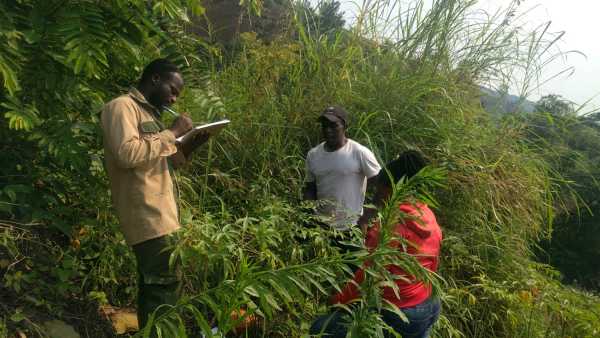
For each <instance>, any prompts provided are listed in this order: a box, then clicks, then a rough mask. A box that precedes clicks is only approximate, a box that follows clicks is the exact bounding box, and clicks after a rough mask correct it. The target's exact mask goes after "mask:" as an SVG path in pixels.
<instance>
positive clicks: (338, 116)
mask: <svg viewBox="0 0 600 338" xmlns="http://www.w3.org/2000/svg"><path fill="white" fill-rule="evenodd" d="M321 119H327V120H329V121H331V122H337V121H342V122H343V123H344V126H348V113H347V112H346V111H345V110H344V108H342V107H339V106H330V107H327V108H325V110H323V112H322V113H321V116H319V120H321Z"/></svg>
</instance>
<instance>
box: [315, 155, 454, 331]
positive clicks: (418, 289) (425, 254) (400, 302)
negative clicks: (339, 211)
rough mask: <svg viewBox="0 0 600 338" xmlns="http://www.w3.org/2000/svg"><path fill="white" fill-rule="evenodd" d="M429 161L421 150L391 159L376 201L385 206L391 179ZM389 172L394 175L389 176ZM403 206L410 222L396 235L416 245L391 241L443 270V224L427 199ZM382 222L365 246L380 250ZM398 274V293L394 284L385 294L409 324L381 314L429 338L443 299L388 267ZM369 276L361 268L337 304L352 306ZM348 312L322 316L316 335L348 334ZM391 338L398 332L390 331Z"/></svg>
mask: <svg viewBox="0 0 600 338" xmlns="http://www.w3.org/2000/svg"><path fill="white" fill-rule="evenodd" d="M425 165H426V161H425V159H424V158H423V156H422V155H421V153H419V152H417V151H414V150H411V151H407V152H404V153H402V154H401V155H400V156H399V158H398V159H396V160H394V161H392V162H390V163H388V164H387V165H386V166H385V169H384V170H381V172H380V173H379V177H378V181H377V191H376V193H375V204H376V205H379V206H381V205H384V203H385V201H386V200H388V199H389V197H390V196H391V193H392V184H391V182H390V179H393V180H394V181H395V182H397V181H399V180H400V179H401V178H402V177H406V178H407V179H408V178H410V177H412V176H414V175H415V174H416V173H418V172H419V171H420V170H421V169H422V168H423V167H425ZM388 173H389V174H388ZM398 208H399V209H400V210H401V211H402V212H403V213H404V214H406V215H408V217H405V218H404V222H402V223H398V224H396V226H395V229H394V230H393V231H394V232H395V235H396V236H398V237H402V238H404V239H406V240H407V241H408V242H409V243H410V245H407V246H406V247H403V246H402V245H401V244H400V243H399V242H398V241H392V242H391V243H390V245H391V246H392V247H394V248H398V250H406V252H407V253H409V254H411V255H413V256H415V258H416V259H417V261H418V262H419V263H420V264H421V265H422V266H423V267H424V268H426V269H427V270H429V271H432V272H435V271H437V268H438V264H439V254H440V246H441V242H442V230H441V229H440V226H439V225H438V224H437V221H436V218H435V215H434V213H433V211H431V209H429V207H428V206H427V205H426V204H424V203H422V202H418V201H416V202H402V203H400V204H399V205H398ZM378 237H379V224H377V223H375V224H374V225H373V226H371V227H370V228H369V229H368V231H367V234H366V239H365V246H366V247H367V248H368V249H369V250H374V249H375V248H376V246H377V243H378ZM386 268H387V270H388V271H390V272H391V273H392V274H394V275H396V276H398V277H401V278H398V279H396V280H395V283H396V285H397V287H398V290H397V291H398V293H397V294H396V293H395V292H394V290H393V289H392V288H390V287H385V288H384V289H383V290H382V292H383V298H384V299H385V300H387V301H388V302H390V303H392V304H394V305H396V306H397V307H398V308H399V309H400V310H402V312H403V313H404V314H405V315H406V317H407V318H408V323H407V322H405V321H403V320H402V319H401V318H400V317H399V316H398V315H397V314H395V313H393V312H391V311H387V310H383V311H382V312H381V318H382V319H383V321H384V322H385V323H387V324H388V325H389V326H390V327H392V328H393V329H394V330H395V331H396V332H398V333H400V334H401V335H402V337H404V338H413V337H414V338H427V337H429V331H430V330H431V327H432V326H433V324H434V323H435V322H436V321H437V319H438V317H439V313H440V300H439V299H438V298H437V297H435V296H432V293H431V291H432V290H431V285H428V284H427V283H425V282H423V281H421V280H418V279H416V278H415V277H414V276H411V275H410V274H408V273H406V272H405V271H404V270H402V268H401V267H399V266H397V265H389V266H387V267H386ZM364 278H365V272H364V269H363V268H360V269H358V270H357V271H356V272H355V274H354V278H353V281H352V282H349V283H348V284H347V285H346V286H345V287H344V288H343V289H342V292H340V293H338V294H336V295H333V296H332V297H331V300H330V301H331V303H333V304H340V303H341V304H347V303H350V302H352V301H353V300H354V299H357V298H358V297H359V296H360V291H359V288H358V287H357V285H360V284H361V283H362V282H363V281H364ZM342 316H343V313H342V312H340V311H334V312H332V313H330V314H328V315H325V316H321V317H319V318H317V320H315V322H314V323H313V325H312V326H311V329H310V334H313V335H317V334H322V336H323V337H333V338H337V337H340V338H342V337H345V336H346V332H347V329H346V327H345V326H344V325H343V319H342ZM387 336H390V337H391V336H392V335H391V334H389V333H387V334H386V337H387Z"/></svg>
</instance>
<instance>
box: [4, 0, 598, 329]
mask: <svg viewBox="0 0 600 338" xmlns="http://www.w3.org/2000/svg"><path fill="white" fill-rule="evenodd" d="M243 3H244V5H245V6H247V9H248V10H249V11H255V12H257V13H258V10H259V9H260V6H261V5H263V3H262V1H244V2H243ZM517 3H518V2H515V3H513V4H512V5H511V6H510V7H509V8H508V9H507V10H506V12H503V13H502V14H497V15H496V16H493V17H491V18H483V17H482V16H480V15H473V5H474V4H475V1H458V0H444V1H433V5H432V7H431V8H426V7H425V3H424V1H413V2H410V4H409V5H407V3H406V2H402V1H400V2H394V1H367V2H365V5H364V6H363V7H362V10H361V13H360V14H359V16H358V18H357V19H356V21H355V22H353V23H352V25H351V26H346V27H345V28H341V27H340V25H338V24H333V25H332V26H331V29H326V30H319V29H311V28H310V27H311V26H310V25H311V22H312V23H314V22H324V21H319V20H316V21H315V20H308V21H307V20H306V16H307V13H310V12H311V11H310V10H296V11H294V12H291V13H290V14H291V15H290V16H289V17H290V22H289V27H290V28H289V30H290V31H289V32H287V33H286V34H283V35H282V36H281V37H280V38H278V39H275V40H273V41H270V42H268V43H266V42H263V41H261V40H260V39H258V38H257V35H256V34H253V33H245V34H242V36H241V37H240V40H239V45H238V46H237V47H236V48H235V50H234V51H233V52H232V51H228V53H223V51H222V50H220V49H219V48H218V47H216V46H214V45H210V44H208V43H207V42H206V41H203V40H202V39H199V38H197V37H196V36H194V35H191V34H189V33H186V29H185V27H186V26H185V25H186V20H187V19H188V18H189V16H190V15H192V14H195V15H201V14H202V7H201V6H200V4H199V3H198V2H196V1H190V0H188V1H177V0H165V1H155V2H153V3H152V5H149V4H150V3H149V2H146V1H119V0H114V1H103V2H98V3H94V4H91V3H90V2H88V1H77V0H70V1H58V0H50V1H36V0H24V1H20V2H16V3H11V4H5V3H1V4H0V16H1V19H2V20H1V22H2V26H0V35H1V36H2V37H3V39H2V40H0V45H1V48H0V74H1V77H2V80H3V86H2V87H0V102H1V107H2V108H0V111H1V112H2V114H3V116H4V120H3V121H2V123H1V124H0V136H1V137H2V139H3V142H2V155H3V162H4V163H3V165H2V167H1V168H0V182H1V184H2V186H1V187H0V189H1V190H0V191H1V192H0V220H1V221H0V254H1V256H0V269H1V271H2V273H3V277H2V284H1V285H0V335H1V334H5V335H8V336H15V335H17V332H23V333H26V334H27V336H28V337H29V336H44V334H45V333H44V329H43V327H42V325H41V323H43V322H44V321H46V320H48V319H53V318H60V319H62V320H64V321H66V322H68V323H70V324H72V325H74V326H75V327H76V329H77V330H78V331H79V332H80V333H81V334H82V335H83V336H85V335H87V336H89V337H102V336H104V337H112V336H114V333H113V332H112V329H111V328H110V327H109V326H108V323H107V321H106V320H105V319H102V318H101V317H100V316H99V315H98V313H97V309H98V306H99V305H106V304H111V305H115V306H122V307H125V306H130V305H131V304H133V303H134V297H135V283H136V282H135V263H134V259H133V257H132V254H131V252H130V249H129V248H128V247H127V246H126V245H125V243H124V240H123V238H122V235H121V234H120V232H119V229H118V222H117V220H116V219H115V217H114V214H113V212H112V210H111V208H110V199H109V193H108V189H107V184H106V177H105V173H104V171H103V167H102V146H101V140H100V136H99V135H100V133H99V132H98V128H99V126H98V117H99V116H98V112H99V107H100V106H101V104H102V103H103V102H105V101H107V100H109V99H110V98H111V97H113V96H115V95H117V94H118V93H121V92H123V91H125V90H126V89H127V87H128V86H129V85H131V84H132V83H135V80H136V77H137V76H138V75H139V72H140V70H141V68H142V67H143V66H144V64H145V63H147V62H148V61H149V60H151V59H153V58H156V57H158V56H167V57H172V58H173V59H175V60H176V61H177V62H179V64H180V66H181V67H182V69H183V71H184V76H185V79H186V84H187V88H186V90H185V92H184V94H183V97H182V98H181V99H180V100H179V101H178V104H177V107H175V109H176V110H178V111H189V112H190V113H191V114H192V116H193V118H194V120H195V121H211V120H213V119H215V118H219V117H223V116H226V117H228V118H229V119H231V120H232V121H233V122H232V124H231V126H230V127H228V129H226V130H225V131H224V132H223V133H222V134H221V135H219V137H218V138H215V139H213V140H211V141H210V142H209V144H207V145H206V146H205V147H204V148H203V149H202V150H201V151H199V152H198V153H197V154H196V155H195V157H194V160H193V163H191V164H190V165H188V166H187V167H186V168H184V169H183V170H181V171H180V172H179V173H178V174H177V175H176V180H177V184H178V187H179V190H180V204H181V210H182V215H181V216H182V224H183V225H184V226H185V227H184V230H183V231H182V232H181V233H180V236H179V243H178V245H177V247H176V256H177V258H180V259H181V260H182V262H183V264H184V282H185V290H184V291H185V292H184V294H185V297H184V298H183V299H182V301H181V303H180V304H179V305H178V306H176V307H174V308H172V309H171V310H170V311H169V312H167V313H166V314H165V315H162V316H160V317H157V318H153V320H152V325H153V326H155V327H156V328H157V329H159V330H160V331H161V332H162V333H163V335H164V336H167V337H172V336H176V337H185V336H190V337H197V336H198V335H199V332H201V331H202V332H204V334H206V335H209V334H210V330H211V326H212V325H217V326H218V327H219V329H220V332H221V333H223V334H225V333H228V334H229V335H232V336H236V335H238V336H239V335H241V336H243V335H248V336H261V337H300V336H302V335H305V334H306V332H307V329H308V325H309V324H310V322H311V320H312V319H313V318H314V317H315V315H316V314H318V313H319V312H322V311H324V310H325V309H326V300H327V294H328V293H329V292H330V291H331V290H333V289H335V288H336V287H338V286H339V284H340V283H343V282H344V281H345V280H346V279H347V278H348V274H349V272H348V268H347V264H349V263H360V262H361V261H363V260H364V259H365V258H366V256H365V255H366V253H365V252H362V253H360V252H359V253H356V254H349V255H339V254H337V252H336V251H335V250H333V249H332V248H330V247H329V245H328V243H327V241H326V240H325V238H326V236H327V235H328V233H327V231H326V230H323V229H319V228H311V227H307V226H306V225H307V224H310V223H311V222H312V220H311V217H310V216H309V214H308V213H306V208H310V205H308V204H304V203H302V201H301V200H300V190H301V186H302V184H303V175H304V173H303V167H304V164H303V159H304V156H305V154H306V152H307V151H308V149H309V148H310V147H311V146H312V145H315V144H316V143H317V142H318V141H319V138H320V135H319V134H318V128H316V116H317V114H318V112H319V111H320V110H322V109H323V107H325V106H328V105H330V104H340V105H343V106H344V107H346V108H347V110H348V111H350V112H352V121H351V124H350V130H349V134H350V137H351V138H353V139H356V140H357V141H359V142H361V143H362V144H366V145H368V146H369V147H370V148H371V149H373V150H374V152H375V153H376V155H377V156H378V157H379V159H380V160H381V162H382V163H384V162H387V161H388V160H390V159H392V158H394V156H395V155H397V154H398V153H399V152H401V151H402V150H405V149H409V148H417V149H420V150H421V151H423V152H424V153H425V154H426V156H427V157H428V158H429V159H430V160H431V161H432V163H433V165H432V168H429V169H428V170H426V171H424V172H422V173H421V174H420V175H419V176H417V177H415V179H413V180H410V181H408V182H402V183H400V184H398V185H397V186H396V188H395V197H396V198H397V199H402V198H404V197H405V196H407V195H413V196H417V197H419V198H421V199H427V200H430V201H431V204H433V205H435V206H436V209H435V210H436V214H437V215H439V221H440V224H441V225H442V227H443V230H444V236H445V240H444V243H443V250H444V251H443V258H442V267H441V270H440V271H439V276H433V275H430V274H427V273H425V272H424V271H421V270H420V269H419V268H418V266H417V265H416V264H415V262H414V261H413V260H411V258H410V257H406V256H405V255H402V254H399V253H397V252H393V251H390V250H388V249H385V246H383V248H382V249H380V250H378V251H376V252H375V253H373V254H372V255H371V256H369V258H370V259H373V260H374V262H375V264H373V267H372V269H373V272H374V273H373V275H374V276H380V277H373V278H372V280H370V281H369V282H368V283H366V284H365V287H364V290H363V291H364V292H363V295H364V296H363V299H362V300H361V301H360V302H359V303H358V304H357V306H356V307H355V308H354V309H352V310H351V311H350V312H349V318H350V325H351V328H352V330H351V333H352V336H353V337H382V332H383V331H382V330H384V329H385V328H384V326H383V325H381V320H380V319H379V318H378V317H377V316H376V315H374V314H373V312H370V311H367V310H368V309H370V308H372V307H380V306H384V305H383V304H382V302H381V300H380V298H379V296H378V292H376V285H377V284H378V283H382V282H385V281H389V280H388V279H389V276H386V274H385V273H384V272H383V271H382V270H383V269H382V267H383V266H384V265H385V263H386V262H389V261H390V260H393V261H395V262H397V263H398V264H401V265H403V266H405V267H406V268H407V269H409V270H413V271H415V273H416V274H417V275H419V276H421V277H422V278H424V279H427V280H430V281H431V282H432V283H433V284H434V286H435V289H436V292H438V293H440V296H441V297H442V300H443V316H442V318H441V320H440V321H439V323H438V324H437V326H436V327H435V330H434V336H437V337H486V338H487V337H524V338H525V337H567V336H570V337H593V336H597V335H598V334H600V324H598V323H600V320H599V316H600V315H599V314H600V306H599V305H598V304H599V302H598V298H597V297H596V296H593V295H591V294H587V293H584V292H582V291H579V290H577V289H575V288H573V287H570V286H566V285H564V284H562V283H561V280H560V279H559V274H558V272H557V271H556V270H555V269H554V268H553V267H551V266H550V265H547V264H542V263H539V262H538V261H537V260H536V259H535V255H534V254H535V253H536V249H537V247H538V243H539V241H540V240H544V239H549V238H551V237H550V236H551V235H552V234H553V232H552V230H553V224H554V222H553V221H554V219H555V218H556V216H557V215H559V216H561V215H562V210H564V209H569V210H572V209H571V208H562V207H561V206H564V205H566V204H569V203H571V202H570V201H572V199H570V198H568V194H567V193H568V192H571V191H573V190H572V189H571V188H570V187H569V185H568V182H567V181H568V179H564V178H563V177H567V178H569V176H568V172H566V173H565V171H563V168H566V166H565V167H562V166H556V163H558V162H560V161H567V160H568V159H569V154H570V152H569V151H565V152H562V153H557V154H556V155H553V154H552V153H550V152H548V149H552V147H547V146H546V144H544V143H543V142H541V141H540V140H541V139H535V140H534V141H532V134H533V132H534V131H535V130H534V129H532V126H533V127H535V125H536V124H535V123H531V121H530V120H526V119H525V120H524V119H516V118H512V119H511V118H509V119H505V120H502V121H501V122H500V123H498V122H497V121H491V120H490V117H489V115H488V114H486V113H485V112H484V111H483V109H482V108H481V104H480V100H479V96H480V93H479V85H482V84H483V85H490V84H493V83H497V82H499V81H503V80H506V79H507V78H511V79H512V76H513V75H514V74H515V73H516V72H515V69H521V70H525V74H527V75H529V76H535V73H536V72H537V71H539V70H540V68H539V67H540V66H539V65H540V64H542V63H543V62H542V61H543V60H547V57H548V56H547V53H550V50H551V46H552V43H553V42H554V39H552V38H548V37H547V36H546V35H545V34H546V33H545V30H542V31H535V32H529V33H524V32H523V31H522V30H521V29H520V28H519V27H515V26H514V25H513V21H512V20H513V19H514V16H515V9H516V6H517ZM304 6H306V4H304ZM331 6H332V7H331V8H334V12H335V13H337V12H336V10H335V9H337V7H336V6H335V5H331ZM301 7H302V6H300V5H298V6H290V8H296V9H297V8H301ZM312 13H315V15H317V16H318V15H324V14H323V13H325V14H326V13H327V12H326V11H324V10H323V11H319V10H317V11H315V10H314V9H313V10H312ZM335 13H334V14H332V15H333V16H332V17H333V18H338V19H339V18H340V17H339V16H336V15H337V14H335ZM331 22H334V23H335V22H337V23H339V21H336V20H332V21H331ZM323 25H324V24H321V26H318V27H323ZM328 27H329V26H328ZM229 52H231V53H229ZM223 55H227V57H223ZM525 80H527V78H526V79H525ZM524 87H526V86H524ZM590 128H591V127H590ZM538 134H539V133H538ZM584 140H585V139H583V138H582V139H581V140H580V141H581V142H583V141H584ZM574 142H575V140H574ZM578 142H579V141H578ZM590 154H591V153H590ZM590 156H591V155H590ZM561 163H567V162H561ZM559 174H560V175H559ZM379 216H380V217H381V219H382V224H388V225H389V224H392V223H393V222H394V221H395V220H396V219H397V217H399V216H401V215H396V214H394V213H393V212H391V210H389V209H385V210H382V211H381V212H380V215H379ZM556 229H557V230H558V229H559V228H556ZM382 238H383V240H384V241H386V240H389V239H390V238H389V237H386V236H383V237H382ZM355 244H356V245H359V246H360V245H362V244H361V243H360V241H359V240H356V242H355ZM549 252H550V253H551V254H552V251H549ZM379 278H380V279H379ZM240 309H242V310H243V311H240ZM232 313H234V314H236V315H234V316H232ZM250 317H252V318H258V320H257V322H258V324H257V325H256V326H255V327H253V328H251V329H249V331H247V332H240V331H239V330H236V327H238V325H239V324H240V322H242V321H244V318H250ZM150 329H151V326H148V327H147V328H146V330H143V331H141V332H140V333H139V335H141V336H148V335H149V332H150V331H149V330H150Z"/></svg>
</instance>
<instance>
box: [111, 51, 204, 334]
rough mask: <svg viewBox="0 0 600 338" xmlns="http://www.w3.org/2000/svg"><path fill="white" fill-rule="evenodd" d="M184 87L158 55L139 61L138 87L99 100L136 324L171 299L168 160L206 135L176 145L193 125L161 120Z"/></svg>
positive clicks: (173, 212)
mask: <svg viewBox="0 0 600 338" xmlns="http://www.w3.org/2000/svg"><path fill="white" fill-rule="evenodd" d="M182 89H183V78H182V76H181V73H180V72H179V70H178V69H177V67H176V66H175V65H174V64H172V63H171V62H169V61H167V60H165V59H157V60H154V61H152V62H151V63H150V64H148V65H147V66H146V68H145V69H144V72H143V74H142V78H141V79H140V81H139V83H138V86H137V88H131V90H130V91H129V93H128V94H125V95H121V96H119V97H117V98H115V99H113V100H112V101H110V102H108V103H107V104H106V105H104V107H103V109H102V117H101V120H102V130H103V134H104V155H105V160H106V170H107V173H108V177H109V179H110V189H111V192H112V200H113V205H114V207H115V209H116V211H117V216H118V218H119V222H120V224H121V229H122V231H123V234H124V235H125V240H126V241H127V244H129V245H131V246H132V247H133V251H134V252H135V256H136V260H137V265H138V278H139V291H138V319H139V324H140V328H141V327H143V326H144V325H145V324H146V322H147V320H148V316H149V315H150V314H151V313H152V312H153V311H154V310H155V309H156V308H157V307H158V306H160V305H162V304H175V303H176V302H177V299H178V289H179V279H178V276H177V274H176V273H175V271H174V269H173V267H171V268H170V267H169V258H170V255H171V252H172V249H171V236H170V235H171V234H173V233H174V232H175V231H177V230H178V229H179V228H180V225H179V220H178V218H179V215H178V213H179V212H178V209H177V204H176V201H175V191H174V188H173V181H172V179H171V170H172V168H171V163H170V162H171V161H172V160H174V159H176V158H178V159H179V160H181V158H187V157H188V156H189V155H190V153H191V151H193V149H194V148H195V147H197V146H199V145H200V144H202V143H204V142H205V141H206V139H207V135H202V136H200V137H198V138H197V139H195V140H194V141H193V142H191V143H190V144H189V146H187V147H186V149H179V147H178V146H176V142H175V139H176V138H177V137H179V136H181V135H183V134H185V133H186V132H187V131H189V130H190V129H191V128H192V120H191V119H190V118H189V117H188V116H186V115H181V116H179V117H178V118H177V119H176V120H175V121H174V122H173V125H172V126H171V127H170V128H165V127H164V126H163V124H162V122H161V121H160V114H161V110H162V109H163V107H167V106H170V105H172V104H173V103H175V101H176V100H177V97H178V96H179V93H180V92H181V90H182Z"/></svg>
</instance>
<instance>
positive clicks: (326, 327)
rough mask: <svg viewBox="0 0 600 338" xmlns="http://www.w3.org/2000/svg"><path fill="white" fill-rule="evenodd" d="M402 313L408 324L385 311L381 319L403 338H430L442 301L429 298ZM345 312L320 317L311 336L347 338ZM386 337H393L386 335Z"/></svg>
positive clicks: (311, 330) (335, 312)
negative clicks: (321, 335)
mask: <svg viewBox="0 0 600 338" xmlns="http://www.w3.org/2000/svg"><path fill="white" fill-rule="evenodd" d="M402 312H403V313H404V314H405V315H406V317H407V318H408V321H409V322H408V323H406V322H404V321H403V320H402V319H401V318H400V317H399V316H398V315H396V314H395V313H393V312H390V311H387V310H383V311H382V312H381V319H383V321H384V322H385V323H386V324H388V325H389V326H391V327H392V328H393V329H394V331H396V332H398V333H400V334H401V335H402V337H403V338H428V337H429V332H430V331H431V327H432V326H433V324H434V323H435V322H436V321H437V319H438V317H439V315H440V300H439V299H438V298H433V297H429V299H427V300H426V301H424V302H422V303H421V304H419V305H416V306H413V307H408V308H403V309H402ZM343 315H344V314H343V312H341V311H339V310H336V311H334V312H332V313H329V314H327V315H324V316H320V317H318V318H317V319H316V320H315V321H314V322H313V324H312V326H311V327H310V331H309V333H310V334H311V335H318V334H321V333H322V334H323V337H328V338H344V337H346V332H347V329H346V325H344V324H345V323H344V320H343ZM385 336H386V337H393V335H391V334H389V333H386V334H385Z"/></svg>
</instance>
